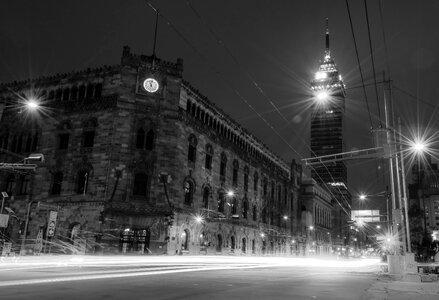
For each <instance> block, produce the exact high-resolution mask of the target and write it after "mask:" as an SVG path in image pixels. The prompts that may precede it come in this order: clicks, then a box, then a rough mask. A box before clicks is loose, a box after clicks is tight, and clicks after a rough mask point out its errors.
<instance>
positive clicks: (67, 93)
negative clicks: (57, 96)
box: [62, 89, 70, 101]
mask: <svg viewBox="0 0 439 300" xmlns="http://www.w3.org/2000/svg"><path fill="white" fill-rule="evenodd" d="M69 99H70V89H64V91H63V94H62V100H63V101H68V100H69Z"/></svg>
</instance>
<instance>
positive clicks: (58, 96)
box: [55, 89, 62, 100]
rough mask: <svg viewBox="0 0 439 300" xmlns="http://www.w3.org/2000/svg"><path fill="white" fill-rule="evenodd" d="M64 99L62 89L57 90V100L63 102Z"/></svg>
mask: <svg viewBox="0 0 439 300" xmlns="http://www.w3.org/2000/svg"><path fill="white" fill-rule="evenodd" d="M61 98H62V89H57V90H56V94H55V100H61Z"/></svg>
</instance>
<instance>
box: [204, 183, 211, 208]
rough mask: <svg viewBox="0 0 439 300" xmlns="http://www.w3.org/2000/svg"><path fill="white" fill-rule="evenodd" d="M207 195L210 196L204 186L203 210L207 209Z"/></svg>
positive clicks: (208, 190)
mask: <svg viewBox="0 0 439 300" xmlns="http://www.w3.org/2000/svg"><path fill="white" fill-rule="evenodd" d="M209 195H210V189H209V188H208V187H207V186H206V187H205V188H204V189H203V208H207V209H209Z"/></svg>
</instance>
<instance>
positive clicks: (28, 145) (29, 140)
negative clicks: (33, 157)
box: [0, 134, 32, 152]
mask: <svg viewBox="0 0 439 300" xmlns="http://www.w3.org/2000/svg"><path fill="white" fill-rule="evenodd" d="M31 147H32V135H31V134H28V135H27V139H26V146H25V148H24V149H25V150H24V151H25V152H30V150H31ZM0 148H1V143H0Z"/></svg>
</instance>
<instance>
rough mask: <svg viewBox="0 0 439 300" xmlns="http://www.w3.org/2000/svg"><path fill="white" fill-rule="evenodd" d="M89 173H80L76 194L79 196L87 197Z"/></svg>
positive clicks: (83, 171) (86, 171)
mask: <svg viewBox="0 0 439 300" xmlns="http://www.w3.org/2000/svg"><path fill="white" fill-rule="evenodd" d="M88 176H89V172H88V170H81V171H79V172H78V177H77V179H76V192H77V193H78V194H83V195H85V194H86V193H87V188H88V182H89V178H88Z"/></svg>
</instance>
